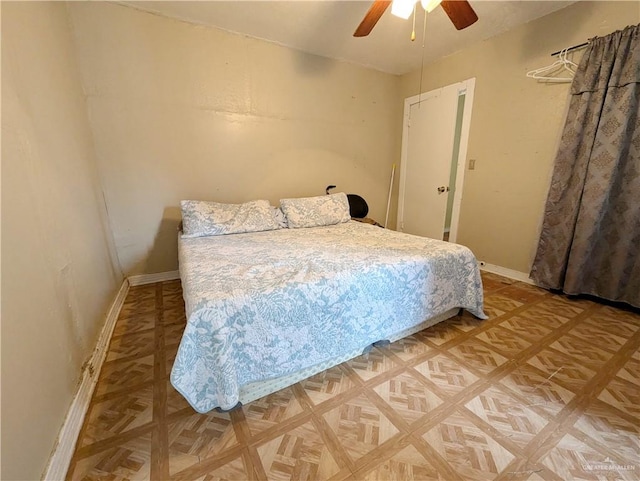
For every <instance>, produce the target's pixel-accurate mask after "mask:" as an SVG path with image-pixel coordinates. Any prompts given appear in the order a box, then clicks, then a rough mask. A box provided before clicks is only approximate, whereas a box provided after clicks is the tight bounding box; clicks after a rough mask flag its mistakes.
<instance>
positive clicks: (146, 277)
mask: <svg viewBox="0 0 640 481" xmlns="http://www.w3.org/2000/svg"><path fill="white" fill-rule="evenodd" d="M128 279H129V284H130V285H132V286H141V285H143V284H153V283H154V282H162V281H173V280H175V279H180V271H168V272H158V273H157V274H140V275H137V276H129V277H128Z"/></svg>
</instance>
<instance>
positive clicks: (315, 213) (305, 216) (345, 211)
mask: <svg viewBox="0 0 640 481" xmlns="http://www.w3.org/2000/svg"><path fill="white" fill-rule="evenodd" d="M280 208H281V209H282V212H284V215H285V216H286V217H287V224H288V225H289V228H291V229H297V228H299V227H316V226H321V225H333V224H340V223H342V222H347V221H349V220H350V219H351V215H350V214H349V201H348V200H347V196H346V194H344V193H339V194H331V195H321V196H318V197H304V198H300V199H281V200H280Z"/></svg>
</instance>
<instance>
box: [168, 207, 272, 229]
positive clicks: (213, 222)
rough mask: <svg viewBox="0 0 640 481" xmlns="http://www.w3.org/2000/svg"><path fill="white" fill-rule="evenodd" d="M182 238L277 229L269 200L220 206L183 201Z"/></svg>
mask: <svg viewBox="0 0 640 481" xmlns="http://www.w3.org/2000/svg"><path fill="white" fill-rule="evenodd" d="M180 207H181V208H182V223H183V229H184V234H183V235H182V237H204V236H214V235H224V234H241V233H244V232H260V231H265V230H275V229H279V228H280V226H279V225H278V223H277V222H276V220H275V218H274V216H273V212H272V208H271V205H270V204H269V201H268V200H254V201H251V202H246V203H244V204H219V203H217V202H207V201H203V200H183V201H181V202H180Z"/></svg>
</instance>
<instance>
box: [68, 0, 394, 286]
mask: <svg viewBox="0 0 640 481" xmlns="http://www.w3.org/2000/svg"><path fill="white" fill-rule="evenodd" d="M70 12H71V16H72V22H73V28H74V31H75V38H76V47H77V51H78V58H79V64H80V67H81V72H82V79H83V85H84V89H85V92H86V93H87V95H88V100H87V102H88V105H89V115H90V119H91V126H92V129H93V133H94V137H95V141H96V152H97V156H98V162H99V168H100V172H101V175H102V179H103V182H104V186H105V195H106V200H107V204H108V208H109V213H110V216H111V220H112V225H113V232H114V236H115V242H116V246H117V250H118V256H119V259H120V262H121V264H122V266H123V269H124V271H125V273H126V274H140V273H152V272H162V271H168V270H173V269H176V268H177V255H176V251H177V245H176V244H177V240H176V239H177V233H176V227H177V224H178V222H179V219H180V213H179V210H178V206H179V201H180V200H181V199H187V198H192V199H206V200H216V201H218V202H243V201H248V200H251V199H256V198H266V199H269V200H270V201H271V202H272V203H273V204H276V205H277V203H278V201H279V199H280V198H284V197H293V196H311V195H322V194H324V188H325V186H326V185H328V184H336V185H338V190H337V191H340V190H342V191H345V192H347V193H357V194H360V195H362V196H363V197H364V198H365V199H366V200H367V201H368V203H369V206H370V210H371V216H373V217H375V218H377V219H379V220H382V221H383V220H384V213H385V209H386V196H387V190H388V182H389V176H390V174H391V165H392V163H393V162H397V160H398V158H397V156H398V153H399V136H400V127H399V125H400V119H401V115H402V112H401V109H402V103H401V102H400V101H399V97H398V88H399V77H396V76H392V75H388V74H383V73H380V72H376V71H373V70H368V69H365V68H360V67H356V66H353V65H350V64H347V63H343V62H337V61H333V60H328V59H324V58H321V57H316V56H313V55H308V54H305V53H301V52H299V51H296V50H292V49H289V48H285V47H281V46H277V45H274V44H271V43H267V42H264V41H260V40H255V39H251V38H248V37H244V36H240V35H235V34H230V33H227V32H224V31H221V30H218V29H214V28H207V27H202V26H196V25H193V24H189V23H185V22H181V21H177V20H172V19H168V18H165V17H161V16H158V15H153V14H149V13H146V12H141V11H138V10H134V9H132V8H129V7H126V6H122V5H115V4H107V3H93V2H78V3H72V4H70Z"/></svg>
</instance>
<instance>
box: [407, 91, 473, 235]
mask: <svg viewBox="0 0 640 481" xmlns="http://www.w3.org/2000/svg"><path fill="white" fill-rule="evenodd" d="M469 83H471V85H469ZM469 87H471V90H472V89H473V79H471V80H468V81H465V82H460V83H458V84H453V85H449V86H447V87H443V88H441V89H437V90H433V91H431V92H428V93H425V94H422V95H421V96H415V97H411V98H409V99H407V100H406V101H405V122H404V130H403V142H402V161H401V173H400V193H399V202H398V226H397V228H398V230H400V231H402V232H407V233H410V234H416V235H421V236H425V237H431V238H434V239H443V236H444V234H445V219H447V217H449V216H447V204H449V213H450V217H451V219H450V224H451V227H450V229H447V230H450V232H448V233H447V235H448V238H449V240H451V241H452V242H455V238H456V233H457V226H458V222H457V218H458V215H459V211H460V202H461V199H462V195H461V194H462V182H463V177H464V168H465V165H464V164H465V162H464V159H465V158H466V145H467V139H468V128H469V125H470V122H469V121H470V114H471V110H470V109H471V104H472V97H473V95H472V92H469ZM470 93H471V95H469V94H470ZM461 95H463V96H464V101H463V102H459V98H460V96H461ZM459 106H461V108H459ZM452 182H453V183H455V185H453V184H452ZM450 191H451V192H452V193H453V196H452V199H449V192H450ZM448 201H449V202H448ZM448 220H449V219H447V224H448V223H449V222H448Z"/></svg>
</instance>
